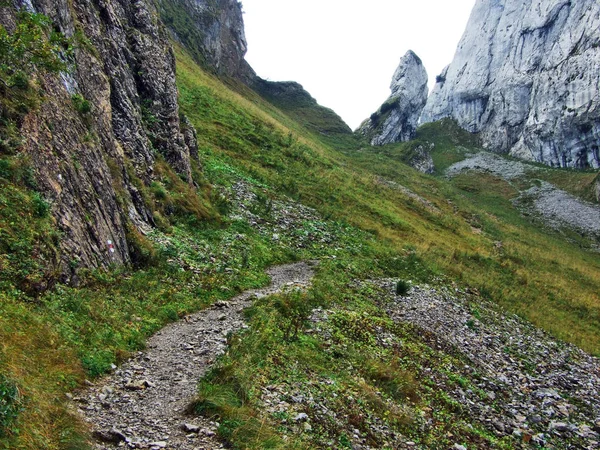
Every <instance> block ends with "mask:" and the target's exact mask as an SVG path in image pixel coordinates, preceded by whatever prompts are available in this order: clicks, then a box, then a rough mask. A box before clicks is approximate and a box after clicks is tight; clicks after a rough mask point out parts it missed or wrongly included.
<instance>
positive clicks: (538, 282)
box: [178, 52, 600, 354]
mask: <svg viewBox="0 0 600 450" xmlns="http://www.w3.org/2000/svg"><path fill="white" fill-rule="evenodd" d="M178 67H179V88H180V91H181V93H182V108H183V110H184V111H185V112H186V114H188V115H189V116H190V117H191V118H192V121H193V122H194V123H195V125H197V127H198V129H199V130H202V131H201V132H200V133H199V134H201V138H200V139H201V141H202V145H203V146H204V149H205V152H206V153H205V158H208V159H209V160H210V159H211V158H217V159H220V158H226V159H227V160H228V161H229V162H230V163H232V164H235V165H236V166H238V167H240V168H242V170H244V171H246V172H248V173H250V174H252V175H253V176H254V177H255V178H257V179H258V180H260V181H261V182H263V183H265V184H268V185H270V186H272V187H274V188H277V189H283V190H284V191H285V192H287V193H288V194H290V195H293V196H296V197H297V198H298V199H300V200H301V201H302V202H304V203H306V204H309V205H311V206H314V207H316V208H317V209H318V210H319V211H321V213H322V214H324V215H325V216H329V217H335V218H338V219H343V220H345V221H348V222H349V223H351V224H353V225H355V226H357V227H359V228H361V229H364V230H368V231H371V232H372V233H373V234H375V235H376V236H378V237H379V238H381V239H382V240H384V241H385V242H387V244H386V245H389V248H390V249H391V250H392V251H396V252H398V253H399V254H401V253H402V252H405V251H407V249H415V250H416V251H417V253H418V254H419V255H420V256H421V257H422V258H423V259H424V260H425V261H426V262H427V263H428V265H429V266H430V267H431V268H432V269H434V270H436V271H441V272H443V273H446V274H448V275H450V276H451V277H452V278H454V279H459V280H461V281H462V282H463V283H465V284H468V285H471V286H472V287H476V288H478V289H479V290H480V291H482V292H483V293H484V294H485V295H486V296H489V297H490V298H491V299H492V300H494V301H495V302H497V303H500V304H501V305H503V306H504V307H506V308H507V309H509V310H511V311H514V312H517V313H519V314H521V315H523V316H525V317H527V318H528V319H530V320H532V321H533V322H534V323H536V324H537V325H539V326H541V327H543V328H545V329H547V330H549V331H551V332H552V333H554V334H555V335H557V336H558V337H561V338H563V339H565V340H568V341H571V342H574V343H576V344H577V345H579V346H581V347H583V348H584V349H586V350H588V351H590V352H592V353H595V354H599V352H600V327H599V325H598V323H599V322H598V320H597V319H598V314H599V311H600V299H599V297H598V287H599V279H598V274H599V273H600V264H599V262H598V258H597V255H595V254H592V253H587V252H586V251H583V250H581V249H580V248H578V247H577V246H576V245H574V244H570V243H567V242H565V241H564V240H563V239H562V238H560V237H559V236H555V235H552V234H548V233H547V232H545V231H544V230H541V229H539V228H538V227H536V226H534V225H532V224H530V223H529V222H528V221H527V220H525V219H523V218H522V217H520V215H519V214H518V213H517V212H516V211H515V210H514V208H513V207H512V205H511V203H510V201H509V197H510V195H511V192H510V189H511V188H510V186H508V185H507V184H506V183H504V182H503V181H501V180H497V179H493V178H489V177H482V176H477V178H476V179H473V180H470V182H471V183H475V184H476V185H475V186H467V185H463V186H460V185H457V184H455V185H452V184H449V183H447V182H445V181H444V180H439V179H436V178H433V177H428V176H424V175H421V174H418V173H416V172H415V171H414V170H412V169H410V168H408V167H407V166H405V165H403V164H401V163H399V162H396V161H395V160H394V158H392V157H389V156H386V155H384V154H377V153H372V152H368V151H363V152H359V153H356V152H345V155H344V154H341V153H339V152H337V151H335V150H332V149H331V148H329V147H327V146H325V145H323V144H322V143H321V142H320V141H318V140H315V139H312V140H311V138H310V135H307V134H306V132H305V131H303V130H300V129H299V128H298V127H297V126H294V124H293V123H291V122H290V121H289V120H288V121H285V120H282V121H281V122H279V123H278V124H273V120H272V119H271V118H270V115H268V114H267V113H270V112H271V111H272V107H270V106H269V105H265V104H264V103H261V102H260V101H259V100H257V99H254V101H253V102H250V101H249V100H246V99H245V98H243V97H241V96H239V95H237V94H232V93H231V92H229V91H227V90H226V89H224V87H223V86H222V85H220V83H218V81H216V80H214V79H212V78H211V77H209V76H207V75H204V74H203V73H200V72H198V70H197V69H196V68H195V67H194V65H193V63H192V61H191V60H190V59H189V58H187V57H186V56H185V55H184V54H183V53H181V52H179V53H178ZM208 104H210V105H211V107H210V109H207V108H206V105H208ZM265 117H268V119H267V120H268V122H267V123H270V124H271V125H268V127H266V128H265V126H264V125H260V123H261V121H264V120H265ZM280 117H281V116H280ZM261 127H262V128H261ZM257 130H258V132H259V133H261V135H262V136H263V139H267V140H268V141H269V142H270V145H271V147H270V148H267V147H265V146H260V145H253V143H252V141H249V140H248V136H250V139H252V134H253V133H256V132H257ZM290 133H291V134H290ZM290 135H291V136H296V135H300V136H301V138H300V139H299V140H298V141H297V142H295V143H294V144H292V145H291V146H289V147H288V146H287V143H286V142H285V139H286V138H287V136H290ZM420 137H421V138H424V137H426V138H427V139H429V140H433V141H434V142H436V146H437V147H438V149H440V152H438V153H437V154H436V159H438V161H439V160H443V159H447V160H448V162H446V163H445V165H446V166H447V165H449V164H450V163H451V162H452V161H453V160H456V159H459V158H460V156H454V153H452V152H451V151H450V150H448V151H445V150H444V149H446V148H447V147H449V146H456V145H457V144H462V145H463V146H465V147H466V148H469V147H471V148H472V147H474V146H475V144H476V143H475V142H472V141H468V140H467V141H466V142H465V138H464V136H463V135H462V134H461V133H460V132H459V131H458V130H455V129H452V128H450V130H449V133H448V132H444V129H443V128H442V129H437V128H434V129H432V130H430V131H429V132H428V133H427V134H426V135H425V136H423V135H421V136H420ZM440 155H441V156H440ZM392 156H393V155H392ZM441 165H442V166H443V164H441ZM378 177H384V178H385V179H388V180H392V181H396V182H398V183H400V184H402V185H404V186H406V187H408V188H409V189H411V190H413V191H414V192H416V193H417V194H419V195H421V196H423V197H424V198H426V199H428V200H429V201H430V202H431V203H433V204H434V205H435V206H436V207H437V208H439V210H440V211H441V213H440V214H438V213H434V212H431V211H430V210H429V209H427V208H426V207H424V206H423V205H421V204H420V203H418V202H415V201H413V200H411V199H409V198H407V196H406V195H405V194H404V193H403V192H402V191H398V190H395V189H393V188H391V187H388V186H386V185H384V184H382V183H378ZM488 187H493V188H492V189H490V188H488ZM500 242H501V245H500ZM557 265H558V266H560V267H561V268H562V270H561V271H560V273H557ZM482 268H484V270H482Z"/></svg>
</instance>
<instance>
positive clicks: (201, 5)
mask: <svg viewBox="0 0 600 450" xmlns="http://www.w3.org/2000/svg"><path fill="white" fill-rule="evenodd" d="M158 11H159V13H160V16H161V19H162V20H163V22H164V23H165V25H166V26H167V28H168V29H169V30H170V31H171V33H172V35H173V36H174V37H175V39H176V40H178V41H179V42H181V43H182V44H183V46H184V47H185V48H186V49H187V50H188V51H189V52H190V53H191V54H192V55H193V56H194V58H195V59H196V61H197V62H198V63H200V64H201V65H202V66H204V67H205V68H207V69H209V70H211V71H214V72H215V73H217V74H218V75H220V76H226V77H231V78H235V79H238V80H241V81H243V82H244V83H245V84H251V83H252V82H253V81H254V79H255V78H256V74H255V72H254V70H252V68H251V67H250V65H249V64H248V63H247V62H246V60H245V59H244V56H245V55H246V50H247V48H248V44H247V43H246V34H245V31H244V18H243V15H242V14H243V13H242V5H241V3H240V2H239V1H237V0H162V1H161V2H159V3H158Z"/></svg>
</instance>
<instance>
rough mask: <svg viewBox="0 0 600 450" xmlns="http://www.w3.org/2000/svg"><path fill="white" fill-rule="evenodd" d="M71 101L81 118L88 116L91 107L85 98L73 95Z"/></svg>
mask: <svg viewBox="0 0 600 450" xmlns="http://www.w3.org/2000/svg"><path fill="white" fill-rule="evenodd" d="M71 101H72V102H73V106H74V107H75V109H76V110H77V112H78V113H79V114H81V115H83V116H85V115H87V114H89V113H90V112H91V111H92V105H91V104H90V102H89V101H88V100H86V99H85V97H84V96H83V95H81V94H73V95H72V96H71Z"/></svg>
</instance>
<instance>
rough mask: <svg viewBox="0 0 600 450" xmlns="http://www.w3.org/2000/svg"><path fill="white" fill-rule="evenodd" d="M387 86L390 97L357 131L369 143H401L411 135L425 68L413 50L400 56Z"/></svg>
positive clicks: (423, 87) (422, 101)
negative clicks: (388, 86)
mask: <svg viewBox="0 0 600 450" xmlns="http://www.w3.org/2000/svg"><path fill="white" fill-rule="evenodd" d="M390 89H391V91H392V93H391V95H390V97H389V98H388V99H387V100H386V101H385V103H384V104H383V105H381V107H380V108H379V109H378V110H377V112H375V113H373V114H372V115H371V117H370V118H369V119H367V120H366V121H365V122H363V124H362V125H361V126H360V128H359V129H358V130H357V131H358V133H360V134H362V135H364V136H366V137H367V138H368V139H369V141H370V142H371V145H384V144H390V143H393V142H405V141H408V140H410V139H413V138H414V137H415V132H416V130H417V125H418V124H419V116H420V115H421V111H422V110H423V107H424V106H425V103H426V102H427V94H428V91H427V71H426V70H425V67H424V66H423V62H422V61H421V59H420V58H419V57H418V56H417V55H415V53H414V52H413V51H411V50H409V51H408V52H407V53H406V54H405V55H404V56H403V57H402V58H401V59H400V64H399V65H398V68H397V69H396V72H395V73H394V76H393V78H392V82H391V84H390Z"/></svg>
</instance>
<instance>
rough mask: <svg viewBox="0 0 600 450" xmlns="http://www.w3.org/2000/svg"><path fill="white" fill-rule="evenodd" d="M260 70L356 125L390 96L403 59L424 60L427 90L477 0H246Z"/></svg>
mask: <svg viewBox="0 0 600 450" xmlns="http://www.w3.org/2000/svg"><path fill="white" fill-rule="evenodd" d="M242 3H243V5H244V11H245V14H244V22H245V24H246V38H247V40H248V53H247V55H246V60H247V61H248V62H249V63H250V65H251V66H252V67H253V68H254V70H256V72H257V73H258V75H259V76H261V77H262V78H265V79H268V80H272V81H297V82H299V83H300V84H302V85H303V86H304V88H305V89H306V90H307V91H308V92H310V93H311V95H312V96H313V97H314V98H316V99H317V101H318V102H319V103H320V104H321V105H324V106H327V107H329V108H332V109H333V110H335V111H336V112H337V113H338V114H339V115H340V116H342V118H343V119H344V120H345V121H346V123H347V124H348V125H350V127H351V128H352V129H354V128H356V127H357V126H358V125H360V123H361V122H362V121H363V120H364V119H365V118H367V117H369V116H370V115H371V113H373V112H375V111H376V110H377V108H378V107H379V106H380V105H381V104H382V103H383V102H384V101H385V100H386V99H387V98H388V96H389V94H390V90H389V85H390V81H391V79H392V75H393V74H394V71H395V70H396V67H397V66H398V62H399V61H400V58H401V57H402V56H403V55H404V54H405V53H406V52H407V51H408V50H413V51H414V52H415V53H416V54H417V55H419V57H420V58H421V59H422V60H423V63H424V64H425V67H426V69H427V73H428V75H429V80H430V81H429V88H430V89H431V88H432V87H433V82H434V80H435V76H436V75H437V74H439V73H440V72H441V71H442V69H443V68H444V67H445V66H446V65H448V64H449V63H450V62H451V61H452V58H453V56H454V51H455V50H456V46H457V44H458V41H459V40H460V37H461V36H462V34H463V31H464V30H465V27H466V24H467V20H468V19H469V14H470V13H471V9H472V8H473V5H475V0H368V1H366V0H242Z"/></svg>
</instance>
